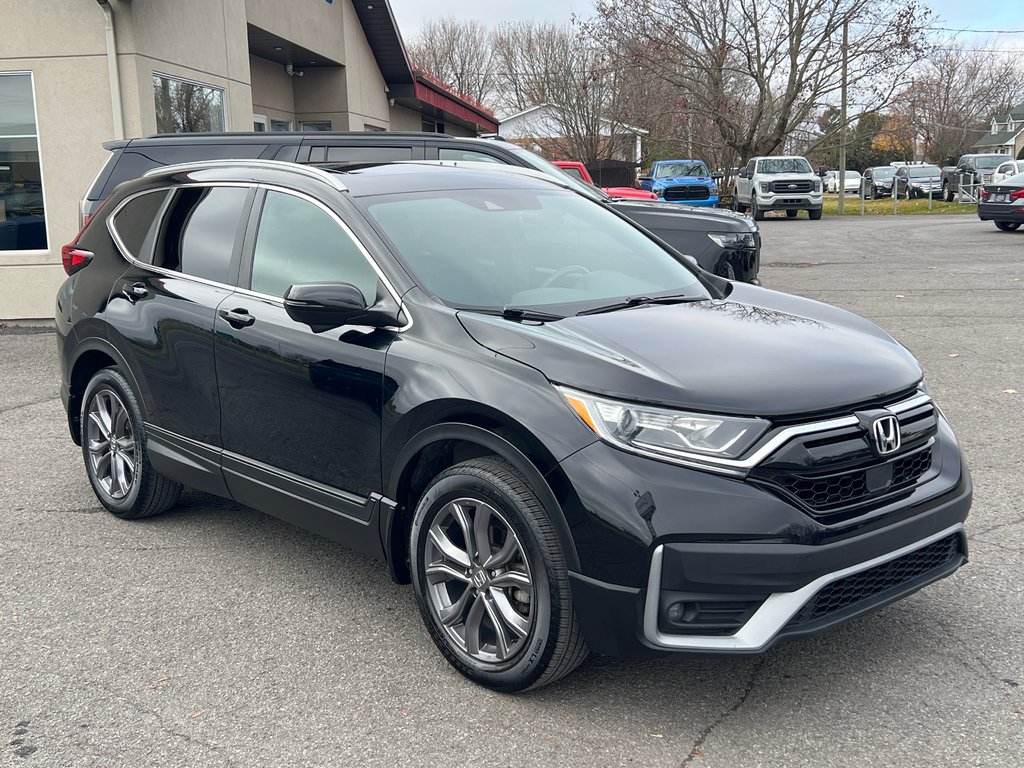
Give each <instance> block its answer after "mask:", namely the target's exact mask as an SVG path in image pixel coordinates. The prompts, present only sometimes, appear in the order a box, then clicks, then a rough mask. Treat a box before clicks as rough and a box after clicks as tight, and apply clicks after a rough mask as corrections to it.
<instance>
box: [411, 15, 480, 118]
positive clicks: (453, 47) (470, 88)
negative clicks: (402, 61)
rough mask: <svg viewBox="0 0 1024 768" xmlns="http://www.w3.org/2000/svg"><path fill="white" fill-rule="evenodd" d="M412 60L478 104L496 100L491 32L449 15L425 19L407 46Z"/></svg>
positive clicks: (475, 22)
mask: <svg viewBox="0 0 1024 768" xmlns="http://www.w3.org/2000/svg"><path fill="white" fill-rule="evenodd" d="M409 53H410V54H411V55H412V58H413V61H414V63H416V64H418V65H419V66H421V67H423V68H424V69H426V70H429V71H430V72H431V73H432V74H434V75H436V76H437V77H439V78H440V79H441V80H442V81H444V82H445V83H446V84H448V85H450V86H452V87H453V88H454V89H456V90H457V91H459V92H460V93H463V94H465V95H466V96H469V97H470V98H472V99H474V100H476V101H478V102H479V103H481V104H484V105H487V106H492V105H493V103H494V99H495V90H494V86H495V77H494V75H495V73H494V58H493V56H492V54H491V31H490V30H489V29H488V28H487V27H486V26H484V25H483V24H481V23H480V22H478V21H471V20H470V21H460V20H458V19H455V18H452V17H450V16H448V17H445V18H442V19H432V20H430V21H427V22H426V23H425V24H424V25H423V28H422V29H421V30H420V35H419V37H418V38H417V39H416V40H415V41H413V43H412V44H411V45H410V46H409Z"/></svg>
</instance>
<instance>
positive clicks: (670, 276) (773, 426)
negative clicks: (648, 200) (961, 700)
mask: <svg viewBox="0 0 1024 768" xmlns="http://www.w3.org/2000/svg"><path fill="white" fill-rule="evenodd" d="M481 244H485V245H486V247H484V248H481V247H480V246H481ZM62 255H63V259H64V265H65V269H66V271H67V272H68V279H67V280H66V281H65V282H64V284H63V285H62V286H61V287H60V289H59V293H58V296H57V303H56V311H55V315H56V328H57V340H58V355H59V360H60V367H61V376H62V384H61V388H60V391H61V397H62V401H63V403H64V405H65V407H66V409H67V415H68V423H69V428H70V432H71V436H72V439H73V440H74V441H75V442H76V443H78V444H79V445H80V446H81V448H82V454H83V460H84V464H85V473H86V476H87V478H88V481H89V483H90V484H91V486H92V489H93V491H94V492H95V494H96V497H97V498H98V500H99V502H100V504H102V505H103V506H104V507H105V508H106V509H107V510H109V511H110V512H111V513H112V514H114V515H116V516H117V517H120V518H124V519H138V518H145V517H149V516H151V515H155V514H158V513H161V512H165V511H168V510H170V509H171V508H173V507H174V505H175V504H176V503H177V500H178V498H179V494H180V493H181V490H182V488H183V487H185V486H188V487H191V488H196V489H200V490H202V491H204V492H208V493H213V494H216V495H220V496H225V497H228V498H231V499H234V500H235V501H237V502H239V503H241V504H246V505H250V506H253V507H255V508H257V509H259V510H262V511H264V512H267V513H270V514H272V515H276V516H278V517H281V518H283V519H285V520H288V521H290V522H292V523H295V524H296V525H299V526H301V527H304V528H308V529H310V530H312V531H315V532H316V533H318V534H321V535H324V536H327V537H329V538H331V539H333V540H335V541H338V542H341V543H343V544H345V545H346V546H349V547H351V548H353V549H356V550H359V551H362V552H365V553H367V554H368V555H370V556H372V557H374V558H375V559H377V560H379V561H381V562H383V563H385V564H386V566H387V569H388V571H389V573H390V575H391V577H392V578H393V579H394V580H395V581H397V582H400V583H408V582H411V583H412V585H413V590H414V592H415V596H416V600H417V602H418V604H419V608H420V612H421V613H422V616H423V620H424V623H425V625H426V629H427V631H428V633H429V634H430V636H431V638H432V639H433V641H434V642H435V643H436V645H437V647H438V649H439V650H440V652H441V653H442V654H443V655H444V657H445V658H446V659H447V660H448V661H449V662H450V663H451V664H452V666H453V667H454V668H455V669H457V670H458V671H459V672H461V673H462V674H464V675H466V676H467V677H469V678H470V679H472V680H474V681H476V682H478V683H480V684H482V685H485V686H488V687H490V688H493V689H496V690H501V691H518V690H523V689H526V688H531V687H538V686H541V685H544V684H546V683H550V682H552V681H554V680H557V679H558V678H559V677H561V676H563V675H565V674H567V673H569V672H570V671H571V670H572V669H573V668H574V667H576V666H577V665H578V664H579V663H580V661H581V660H582V659H583V658H584V656H585V655H586V653H587V650H588V648H589V649H590V650H592V651H595V652H598V653H603V654H608V655H613V656H625V657H629V656H649V655H658V654H665V653H667V652H673V651H676V652H681V651H692V652H714V651H722V652H727V653H757V652H760V651H763V650H765V649H766V648H769V647H770V646H772V645H773V644H774V643H776V642H777V641H779V640H782V639H784V638H794V637H801V636H805V635H809V634H813V633H817V632H820V631H821V630H823V629H825V628H826V627H829V626H831V625H834V624H836V623H839V622H841V621H845V620H847V619H849V618H851V617H853V616H858V615H860V614H863V613H865V612H867V611H870V610H873V609H875V608H878V607H880V606H883V605H886V604H888V603H891V602H893V601H894V600H897V599H899V598H901V597H903V596H905V595H908V594H910V593H912V592H914V591H916V590H917V589H920V588H921V587H923V586H925V585H926V584H928V583H930V582H932V581H935V580H936V579H939V578H942V577H944V576H948V575H950V574H951V573H953V572H954V571H955V570H956V569H957V568H959V567H960V566H961V565H963V564H964V563H965V562H966V557H967V542H966V538H965V536H964V526H963V522H964V519H965V518H966V516H967V514H968V510H969V508H970V503H971V481H970V477H969V474H968V472H967V469H966V467H965V466H964V464H963V459H962V456H961V453H960V449H959V447H958V445H957V441H956V439H955V437H954V436H953V433H952V431H951V430H950V427H949V425H948V424H947V422H946V420H945V417H944V416H943V414H942V412H941V411H940V410H939V409H938V408H937V407H936V405H935V404H934V403H933V401H932V398H931V396H930V395H929V394H928V392H927V390H926V389H925V387H924V383H923V381H922V372H921V368H920V366H919V365H918V363H917V361H916V360H915V359H914V358H913V356H912V355H911V353H910V352H909V351H908V350H907V349H906V348H905V347H904V346H902V345H901V344H899V343H897V342H896V341H895V340H894V339H892V338H891V337H890V336H889V335H887V334H886V333H885V332H884V331H882V330H881V329H880V328H879V327H878V326H876V325H874V324H873V323H871V322H869V321H867V320H864V319H862V318H860V317H857V316H855V315H853V314H851V313H849V312H846V311H844V310H841V309H838V308H835V307H830V306H828V305H825V304H822V303H819V302H816V301H811V300H809V299H805V298H801V297H798V296H793V295H787V294H783V293H776V292H773V291H768V290H766V289H763V288H760V287H756V286H751V285H747V284H743V283H736V282H730V281H726V280H722V279H721V278H718V277H715V276H713V275H710V274H709V273H707V272H705V271H702V270H698V269H696V268H695V267H692V266H690V265H689V264H688V262H687V261H686V259H684V258H682V257H680V256H679V255H678V254H677V253H675V252H674V251H671V250H669V249H667V248H666V247H665V246H664V244H663V243H662V242H661V241H660V240H658V239H657V238H655V237H653V236H651V235H650V233H648V232H647V231H645V230H644V229H642V228H640V227H638V226H637V225H636V224H634V223H633V222H631V221H630V220H629V219H627V218H626V217H625V216H622V215H620V214H618V213H617V212H616V211H615V209H613V208H611V207H610V206H607V205H605V204H603V203H601V202H600V201H598V200H596V199H594V198H588V197H585V196H582V195H579V194H575V193H573V192H572V191H571V189H570V188H569V186H568V185H567V184H566V183H565V182H562V181H560V180H553V179H548V178H546V177H541V176H540V175H539V174H534V173H531V172H528V171H519V172H510V171H501V170H480V169H478V168H476V167H451V166H448V167H444V166H441V167H438V166H434V165H417V164H391V165H381V166H374V165H364V166H362V167H354V168H352V169H350V170H349V171H347V172H342V171H340V170H334V171H328V170H323V169H318V168H311V167H308V166H302V165H298V164H295V163H279V162H274V161H261V160H245V161H226V162H219V163H218V162H200V163H194V164H185V165H177V166H169V167H164V168H157V169H154V170H153V171H151V172H149V173H147V174H146V175H145V176H144V177H143V178H141V179H138V180H136V181H132V182H128V183H125V184H122V185H120V186H119V187H118V188H117V189H116V190H115V191H114V192H113V194H112V195H111V197H110V198H109V199H108V201H107V204H106V205H105V206H104V207H103V209H102V210H101V211H99V212H98V213H97V214H96V216H95V217H94V218H93V219H92V221H90V222H89V224H88V225H87V226H86V228H85V229H84V230H83V231H82V232H81V233H80V234H79V235H78V236H77V238H76V240H75V241H74V242H72V243H70V244H69V245H67V246H66V247H65V248H64V249H63V252H62ZM186 586H187V585H185V584H184V580H183V584H182V588H186ZM944 610H945V611H946V612H947V613H948V612H949V611H955V610H956V606H955V604H947V605H946V606H945V609H944ZM311 629H314V630H315V629H316V628H311ZM389 652H397V653H399V655H401V651H400V649H399V650H398V651H396V650H395V649H394V648H392V649H391V650H390V651H389Z"/></svg>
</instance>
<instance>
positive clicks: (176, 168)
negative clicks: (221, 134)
mask: <svg viewBox="0 0 1024 768" xmlns="http://www.w3.org/2000/svg"><path fill="white" fill-rule="evenodd" d="M252 167H255V168H265V169H267V170H273V171H291V172H292V173H298V174H301V175H303V176H307V177H309V178H313V179H316V180H318V181H325V182H327V183H328V184H330V185H331V186H332V187H334V188H335V189H337V190H338V191H339V192H347V191H348V187H347V186H345V182H343V181H342V180H341V177H339V176H338V174H336V173H331V172H330V171H326V170H324V169H323V168H317V167H316V166H312V165H301V164H299V163H289V162H286V161H284V160H256V159H252V160H195V161H192V162H188V163H178V164H176V165H161V166H159V167H157V168H151V169H150V170H148V171H146V172H145V173H144V174H142V175H143V177H146V176H160V175H163V174H170V173H184V172H186V171H202V170H206V169H207V168H252Z"/></svg>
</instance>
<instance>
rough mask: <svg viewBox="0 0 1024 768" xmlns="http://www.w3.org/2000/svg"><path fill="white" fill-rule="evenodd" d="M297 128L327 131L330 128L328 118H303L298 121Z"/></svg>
mask: <svg viewBox="0 0 1024 768" xmlns="http://www.w3.org/2000/svg"><path fill="white" fill-rule="evenodd" d="M299 130H302V131H329V130H331V121H330V120H304V121H302V122H301V123H299Z"/></svg>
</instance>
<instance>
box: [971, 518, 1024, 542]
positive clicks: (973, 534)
mask: <svg viewBox="0 0 1024 768" xmlns="http://www.w3.org/2000/svg"><path fill="white" fill-rule="evenodd" d="M1021 523H1024V518H1021V519H1020V520H1011V521H1010V522H1008V523H999V524H998V525H993V526H990V527H988V528H982V529H981V530H980V531H971V534H970V536H968V537H967V540H968V541H972V540H974V539H975V538H977V537H978V536H984V535H985V534H986V533H992V531H998V530H1000V529H1002V528H1009V527H1011V526H1014V525H1020V524H1021Z"/></svg>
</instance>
